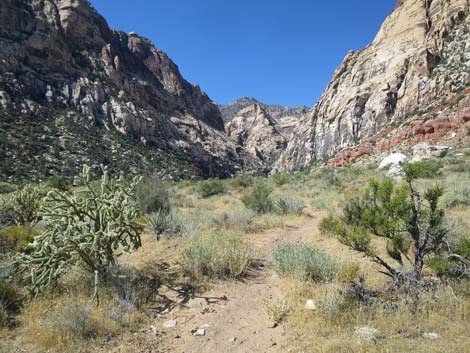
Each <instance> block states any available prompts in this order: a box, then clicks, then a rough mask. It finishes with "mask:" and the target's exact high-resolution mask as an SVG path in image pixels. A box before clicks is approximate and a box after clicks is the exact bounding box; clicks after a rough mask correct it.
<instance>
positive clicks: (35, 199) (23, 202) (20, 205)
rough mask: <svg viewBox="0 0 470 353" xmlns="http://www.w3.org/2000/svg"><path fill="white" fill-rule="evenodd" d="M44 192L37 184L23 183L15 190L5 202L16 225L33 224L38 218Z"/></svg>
mask: <svg viewBox="0 0 470 353" xmlns="http://www.w3.org/2000/svg"><path fill="white" fill-rule="evenodd" d="M45 194H46V192H45V191H44V190H43V189H41V188H40V187H38V186H34V185H31V184H27V185H25V186H24V187H23V188H22V189H21V190H18V191H15V192H14V193H13V194H12V195H11V196H10V198H9V199H8V200H7V202H6V207H7V208H8V209H9V210H11V212H12V214H13V215H14V219H15V223H16V224H17V225H22V226H24V225H30V226H34V225H35V224H36V223H37V222H38V221H39V219H40V217H39V215H38V214H39V211H40V209H41V204H42V201H43V199H44V196H45Z"/></svg>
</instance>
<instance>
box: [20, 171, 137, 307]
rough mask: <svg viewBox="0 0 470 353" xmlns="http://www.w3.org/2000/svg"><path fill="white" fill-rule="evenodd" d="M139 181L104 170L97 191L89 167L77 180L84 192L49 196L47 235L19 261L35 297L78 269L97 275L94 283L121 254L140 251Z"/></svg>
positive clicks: (44, 215)
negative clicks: (113, 175) (68, 273)
mask: <svg viewBox="0 0 470 353" xmlns="http://www.w3.org/2000/svg"><path fill="white" fill-rule="evenodd" d="M139 180H140V179H138V178H134V179H133V180H132V181H126V180H124V178H122V177H120V178H110V177H109V175H108V172H107V170H106V168H103V176H102V177H101V180H100V182H99V187H93V186H92V184H91V179H90V167H88V166H85V167H84V168H83V172H82V174H81V176H80V178H79V182H80V184H81V188H79V189H78V190H76V191H75V192H74V193H70V194H69V193H64V192H61V191H60V190H53V191H51V192H49V194H48V195H47V197H46V199H45V201H44V206H43V210H42V212H41V216H42V218H43V221H44V227H45V230H44V232H43V233H42V234H41V235H40V236H37V237H36V238H35V240H34V242H33V243H32V244H31V246H30V249H29V253H28V254H17V255H16V257H15V263H14V264H15V267H16V270H17V272H18V273H19V274H20V275H24V277H26V279H27V280H29V281H30V283H31V285H30V288H29V289H30V291H31V293H32V294H37V293H39V292H40V291H42V290H43V289H45V288H47V287H51V286H53V285H54V284H55V283H56V282H57V280H58V279H59V278H60V277H61V276H62V275H63V274H65V273H67V272H68V271H69V270H70V268H72V267H73V266H76V265H79V266H82V267H83V268H84V269H85V270H87V271H89V272H90V273H94V274H95V280H97V279H98V277H100V278H104V277H106V273H107V271H108V270H109V268H110V267H111V266H113V265H114V264H116V259H117V256H119V254H120V253H123V252H129V251H132V250H135V249H137V248H139V247H140V246H141V240H140V233H141V230H142V229H141V226H140V225H139V224H138V223H137V222H136V219H137V217H138V215H139V212H138V207H137V203H136V201H135V199H134V193H135V189H136V186H137V184H138V183H139ZM96 289H97V286H96V287H95V290H96ZM96 296H97V292H95V299H97V298H96Z"/></svg>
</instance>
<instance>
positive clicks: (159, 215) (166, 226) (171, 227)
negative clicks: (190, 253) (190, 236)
mask: <svg viewBox="0 0 470 353" xmlns="http://www.w3.org/2000/svg"><path fill="white" fill-rule="evenodd" d="M145 219H146V223H147V225H148V226H149V227H150V229H152V231H153V232H154V234H155V236H156V238H157V240H160V237H161V236H165V237H167V238H169V237H171V236H174V235H179V234H180V233H181V231H182V228H183V225H182V224H181V222H180V220H179V219H178V218H177V217H175V216H174V215H173V213H169V214H165V213H164V212H161V211H157V212H153V213H151V214H149V215H147V216H146V218H145Z"/></svg>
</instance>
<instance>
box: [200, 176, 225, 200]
mask: <svg viewBox="0 0 470 353" xmlns="http://www.w3.org/2000/svg"><path fill="white" fill-rule="evenodd" d="M226 191H227V190H226V188H225V184H224V182H223V181H222V180H220V179H209V180H205V181H203V182H201V183H200V184H199V187H198V192H199V194H200V195H201V196H202V197H204V198H206V197H210V196H214V195H219V194H223V193H225V192H226Z"/></svg>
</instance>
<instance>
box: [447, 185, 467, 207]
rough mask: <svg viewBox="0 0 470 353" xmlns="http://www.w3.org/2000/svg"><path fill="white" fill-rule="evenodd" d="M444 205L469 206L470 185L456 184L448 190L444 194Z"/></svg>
mask: <svg viewBox="0 0 470 353" xmlns="http://www.w3.org/2000/svg"><path fill="white" fill-rule="evenodd" d="M444 205H445V206H446V207H449V208H450V207H456V206H460V205H464V206H470V186H468V185H462V186H456V187H454V188H452V189H450V190H448V191H447V192H446V193H445V195H444Z"/></svg>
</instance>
